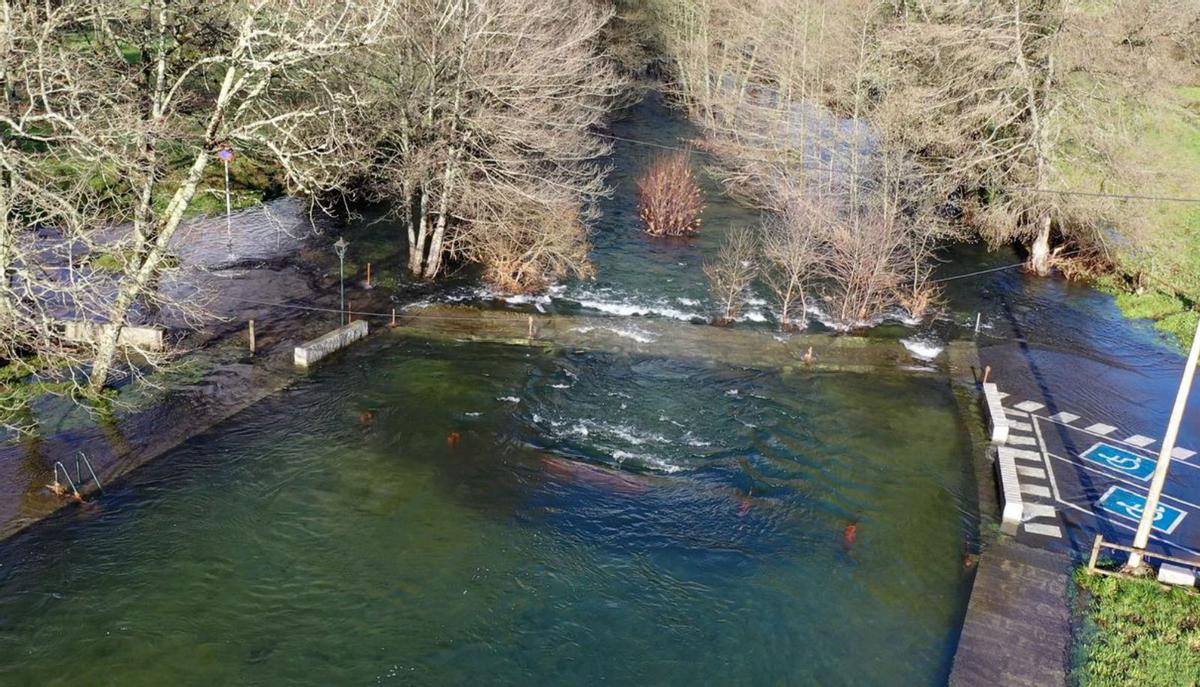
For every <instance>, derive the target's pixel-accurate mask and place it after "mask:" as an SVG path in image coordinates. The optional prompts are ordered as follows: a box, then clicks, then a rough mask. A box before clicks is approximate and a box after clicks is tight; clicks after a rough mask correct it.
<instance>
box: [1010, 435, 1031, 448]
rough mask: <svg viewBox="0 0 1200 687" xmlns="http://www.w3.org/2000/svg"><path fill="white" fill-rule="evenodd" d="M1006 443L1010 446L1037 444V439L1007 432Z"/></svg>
mask: <svg viewBox="0 0 1200 687" xmlns="http://www.w3.org/2000/svg"><path fill="white" fill-rule="evenodd" d="M1008 443H1009V445H1010V446H1037V439H1034V438H1033V437H1022V436H1017V435H1016V434H1009V435H1008Z"/></svg>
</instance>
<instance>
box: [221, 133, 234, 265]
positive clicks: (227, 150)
mask: <svg viewBox="0 0 1200 687" xmlns="http://www.w3.org/2000/svg"><path fill="white" fill-rule="evenodd" d="M217 157H219V158H221V161H222V162H224V163H225V247H226V249H227V250H228V251H229V259H230V260H232V259H233V257H234V254H233V219H232V216H233V201H232V199H231V198H230V195H229V163H231V162H233V158H234V152H233V146H231V145H229V144H228V143H222V144H221V147H220V148H218V149H217Z"/></svg>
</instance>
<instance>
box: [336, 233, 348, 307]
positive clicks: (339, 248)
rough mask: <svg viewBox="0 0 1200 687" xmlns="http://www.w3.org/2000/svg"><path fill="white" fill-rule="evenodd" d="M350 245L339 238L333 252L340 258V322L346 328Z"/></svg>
mask: <svg viewBox="0 0 1200 687" xmlns="http://www.w3.org/2000/svg"><path fill="white" fill-rule="evenodd" d="M349 245H350V244H349V243H347V242H346V239H344V238H342V237H341V236H339V237H338V240H337V243H335V244H333V250H334V252H336V253H337V256H338V278H339V280H340V281H341V307H340V308H339V309H338V322H339V324H340V325H341V326H343V327H344V326H346V248H347V247H348V246H349Z"/></svg>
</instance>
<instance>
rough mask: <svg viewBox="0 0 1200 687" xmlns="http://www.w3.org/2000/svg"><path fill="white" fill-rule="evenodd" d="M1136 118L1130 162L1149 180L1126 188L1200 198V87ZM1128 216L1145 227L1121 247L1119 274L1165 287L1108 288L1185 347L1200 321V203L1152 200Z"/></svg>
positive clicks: (1114, 284) (1126, 309)
mask: <svg viewBox="0 0 1200 687" xmlns="http://www.w3.org/2000/svg"><path fill="white" fill-rule="evenodd" d="M1128 116H1129V118H1130V121H1131V122H1132V123H1133V124H1134V129H1135V130H1136V131H1138V132H1139V134H1138V136H1137V141H1136V145H1135V147H1134V151H1135V152H1134V153H1132V155H1131V157H1130V159H1129V160H1127V162H1128V163H1129V164H1131V165H1132V166H1134V167H1135V168H1138V169H1142V170H1145V171H1148V172H1149V176H1148V177H1146V178H1145V179H1144V181H1143V183H1142V184H1141V185H1139V186H1137V187H1134V188H1129V189H1122V190H1128V191H1130V192H1134V193H1144V194H1153V195H1167V196H1172V195H1173V196H1183V197H1200V85H1196V86H1189V87H1186V88H1180V89H1177V90H1176V92H1175V94H1174V96H1173V97H1172V98H1170V99H1169V100H1168V101H1167V102H1162V103H1157V104H1156V105H1154V106H1153V107H1150V108H1148V109H1144V110H1141V111H1137V110H1131V111H1130V112H1129V113H1128ZM1122 212H1124V213H1127V216H1129V217H1130V218H1131V219H1133V220H1135V221H1133V222H1131V225H1137V224H1140V225H1141V226H1142V229H1141V230H1140V231H1139V230H1132V231H1126V232H1123V233H1126V234H1127V236H1126V239H1127V240H1128V241H1129V244H1128V245H1127V246H1125V247H1121V248H1118V249H1117V260H1118V264H1119V269H1120V270H1121V271H1123V272H1124V273H1126V274H1130V275H1133V274H1140V275H1143V277H1145V278H1144V279H1140V280H1139V281H1140V282H1141V283H1143V284H1146V285H1148V286H1150V287H1151V289H1157V290H1156V291H1154V290H1152V291H1148V292H1146V293H1140V294H1134V293H1128V292H1126V290H1125V289H1123V288H1121V286H1120V283H1121V281H1122V280H1120V279H1113V280H1110V282H1109V283H1106V284H1101V285H1100V286H1101V288H1105V287H1107V288H1105V290H1109V291H1111V292H1113V293H1116V294H1117V305H1118V306H1119V307H1120V308H1121V311H1122V312H1123V313H1124V314H1125V315H1126V316H1128V317H1134V318H1144V319H1150V320H1154V321H1155V328H1156V329H1158V330H1159V331H1162V332H1164V333H1166V334H1168V335H1170V336H1171V337H1172V339H1173V341H1175V342H1176V343H1178V344H1179V345H1180V346H1181V347H1185V346H1187V345H1189V344H1190V343H1191V339H1192V335H1193V333H1194V331H1195V326H1196V320H1197V318H1198V317H1200V314H1198V313H1197V312H1196V310H1194V309H1193V306H1194V304H1195V303H1198V302H1200V206H1198V205H1196V204H1188V203H1170V202H1153V203H1151V202H1145V203H1137V204H1130V205H1128V206H1126V207H1124V208H1123V209H1122ZM1133 213H1137V214H1133ZM1121 229H1122V227H1120V226H1118V231H1121Z"/></svg>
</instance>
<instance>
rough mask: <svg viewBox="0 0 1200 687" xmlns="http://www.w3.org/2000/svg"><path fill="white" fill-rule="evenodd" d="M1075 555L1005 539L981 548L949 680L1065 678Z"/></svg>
mask: <svg viewBox="0 0 1200 687" xmlns="http://www.w3.org/2000/svg"><path fill="white" fill-rule="evenodd" d="M1070 584H1071V565H1070V559H1069V558H1068V556H1066V555H1065V554H1060V553H1054V552H1051V551H1046V550H1044V549H1035V548H1033V547H1030V546H1026V545H1025V544H1021V543H1019V542H1017V541H1015V540H1012V539H1008V538H1005V539H1002V540H1001V541H998V542H996V543H995V544H993V545H992V546H991V547H989V548H988V550H987V551H986V552H984V554H983V556H982V557H981V559H980V562H979V573H978V574H977V576H976V578H975V587H974V589H973V590H972V592H971V602H970V605H969V606H968V608H967V618H966V622H965V623H964V625H963V631H962V637H961V638H960V639H959V643H958V652H957V653H956V654H955V656H954V668H953V671H952V672H951V674H950V685H951V686H952V687H977V686H982V685H988V686H999V685H1013V686H1017V685H1029V686H1030V687H1049V686H1053V685H1063V684H1066V681H1067V671H1068V668H1067V666H1068V663H1069V660H1070V651H1071V618H1070V610H1069V609H1070V606H1069V599H1068V593H1069V585H1070Z"/></svg>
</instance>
